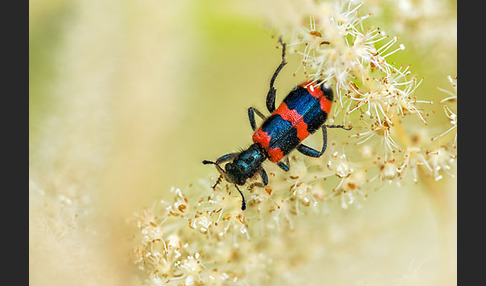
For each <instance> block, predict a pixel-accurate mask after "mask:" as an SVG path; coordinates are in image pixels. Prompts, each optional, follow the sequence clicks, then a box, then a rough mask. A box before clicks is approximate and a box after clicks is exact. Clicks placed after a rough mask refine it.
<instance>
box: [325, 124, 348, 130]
mask: <svg viewBox="0 0 486 286" xmlns="http://www.w3.org/2000/svg"><path fill="white" fill-rule="evenodd" d="M326 127H327V128H342V129H344V130H351V129H352V127H344V125H326Z"/></svg>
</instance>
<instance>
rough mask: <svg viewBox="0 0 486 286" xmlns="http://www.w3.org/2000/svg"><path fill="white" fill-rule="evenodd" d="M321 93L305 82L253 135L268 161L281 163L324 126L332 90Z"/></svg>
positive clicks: (294, 90)
mask: <svg viewBox="0 0 486 286" xmlns="http://www.w3.org/2000/svg"><path fill="white" fill-rule="evenodd" d="M323 89H324V88H323ZM324 90H325V91H324V92H323V90H322V89H321V88H320V87H319V86H317V85H316V84H309V83H308V82H305V83H302V84H301V85H299V86H297V87H295V88H294V89H293V90H292V91H291V92H290V93H289V94H288V95H287V97H285V99H284V100H283V102H282V103H281V104H280V106H279V107H278V108H277V110H275V112H273V114H272V115H271V116H270V117H268V118H267V119H266V120H265V122H263V124H262V126H261V127H260V128H258V129H257V131H256V132H255V133H254V134H253V142H255V143H260V145H262V146H263V147H264V148H265V149H266V151H267V153H268V156H269V160H270V161H272V162H278V161H280V160H281V159H282V158H283V157H284V156H286V155H287V154H288V153H290V152H291V151H292V150H294V149H295V148H296V147H297V146H298V145H299V144H300V143H301V142H302V140H304V139H305V138H307V137H308V136H309V135H310V134H312V133H314V132H315V131H316V130H317V129H319V128H320V127H321V126H322V124H324V122H325V121H326V119H327V114H328V113H329V111H330V109H331V104H332V102H331V101H330V100H329V99H328V98H327V97H330V98H332V91H331V90H330V89H324ZM325 92H329V93H331V95H330V96H329V95H328V96H327V97H326V95H325Z"/></svg>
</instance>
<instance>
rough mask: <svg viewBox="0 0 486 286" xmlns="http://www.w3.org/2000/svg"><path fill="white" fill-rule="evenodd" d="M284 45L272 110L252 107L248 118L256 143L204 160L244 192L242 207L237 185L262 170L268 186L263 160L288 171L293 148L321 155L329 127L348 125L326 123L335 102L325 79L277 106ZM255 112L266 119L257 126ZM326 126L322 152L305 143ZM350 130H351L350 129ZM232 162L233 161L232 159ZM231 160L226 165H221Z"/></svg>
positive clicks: (308, 84) (271, 98)
mask: <svg viewBox="0 0 486 286" xmlns="http://www.w3.org/2000/svg"><path fill="white" fill-rule="evenodd" d="M279 41H280V44H281V45H282V62H281V63H280V65H279V66H278V68H277V70H276V71H275V73H274V74H273V76H272V79H271V80H270V90H269V91H268V94H267V102H266V105H267V109H268V111H269V112H270V113H271V115H270V116H269V117H265V116H264V115H263V113H261V112H260V111H258V110H257V109H256V108H254V107H250V108H248V117H249V119H250V124H251V128H252V129H253V130H254V131H255V133H254V134H253V142H254V143H253V144H252V145H251V146H250V147H249V148H248V149H246V150H244V151H242V152H239V153H230V154H226V155H223V156H221V157H220V158H219V159H217V160H216V161H215V162H213V161H207V160H204V161H203V164H214V165H216V168H217V170H218V171H219V173H220V177H219V179H218V181H217V182H216V184H215V185H214V186H213V188H215V187H216V186H217V184H218V183H219V182H220V181H221V178H222V177H224V178H225V179H226V180H227V181H228V182H230V183H233V184H235V187H236V189H237V190H238V192H240V194H241V198H242V205H241V209H242V210H245V209H246V203H245V197H244V196H243V193H242V192H241V191H240V190H239V189H238V187H237V185H244V184H245V183H246V180H247V179H249V178H251V177H253V176H255V174H256V173H258V174H259V175H260V177H261V179H262V182H263V184H261V183H256V184H255V185H260V186H266V185H267V184H268V176H267V173H266V172H265V170H264V169H263V168H262V166H261V165H262V163H263V162H264V161H265V160H266V159H269V160H270V161H272V162H274V163H277V165H278V166H279V167H280V168H282V169H283V170H285V171H288V170H289V159H288V157H286V158H285V163H284V162H282V161H281V160H282V159H283V158H284V157H285V156H287V155H288V154H289V153H290V152H291V151H292V150H294V149H297V151H299V152H300V153H302V154H304V155H307V156H310V157H320V156H322V154H324V151H326V146H327V130H326V128H327V127H329V128H343V129H347V128H344V126H342V125H325V124H324V122H325V121H326V119H327V116H328V114H329V112H330V110H331V105H332V101H333V93H332V89H330V88H326V87H324V84H323V83H322V82H321V81H316V82H312V81H311V82H304V83H302V84H300V85H298V86H296V87H295V88H294V89H292V90H291V91H290V93H289V94H288V95H287V96H286V97H285V98H284V100H283V102H282V103H281V104H280V106H279V107H278V108H277V109H275V96H276V89H275V87H274V86H273V84H274V82H275V79H276V78H277V76H278V74H279V72H280V70H281V69H282V68H283V67H284V66H285V65H286V64H287V62H286V61H285V47H286V45H285V43H283V42H282V39H280V40H279ZM255 113H256V114H257V115H258V116H259V117H260V118H262V119H263V120H264V121H263V123H262V125H261V126H260V127H259V128H258V129H257V126H256V122H255ZM319 128H321V129H322V135H323V137H322V138H323V146H322V149H321V151H318V150H315V149H313V148H311V147H309V146H306V145H304V144H302V143H301V142H302V141H303V140H304V139H305V138H307V137H308V136H309V135H310V134H312V133H314V132H315V131H317V129H319ZM347 130H349V129H347ZM229 161H231V162H229ZM225 162H229V163H227V164H226V165H225V166H224V169H223V168H222V167H221V166H220V164H223V163H225Z"/></svg>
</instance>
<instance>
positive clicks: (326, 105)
mask: <svg viewBox="0 0 486 286" xmlns="http://www.w3.org/2000/svg"><path fill="white" fill-rule="evenodd" d="M320 103H321V109H322V111H324V112H325V113H327V114H329V112H331V105H332V102H331V101H330V100H329V99H327V98H326V97H325V96H323V97H321V99H320Z"/></svg>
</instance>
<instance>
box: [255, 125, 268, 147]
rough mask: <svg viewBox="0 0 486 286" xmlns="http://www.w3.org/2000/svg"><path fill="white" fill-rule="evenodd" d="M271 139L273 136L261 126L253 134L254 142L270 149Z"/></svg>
mask: <svg viewBox="0 0 486 286" xmlns="http://www.w3.org/2000/svg"><path fill="white" fill-rule="evenodd" d="M271 139H272V138H270V136H269V135H268V134H267V132H265V131H263V130H262V128H261V127H260V128H258V130H257V131H256V132H255V133H254V134H253V142H255V143H260V145H262V147H263V148H265V149H268V146H270V140H271Z"/></svg>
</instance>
